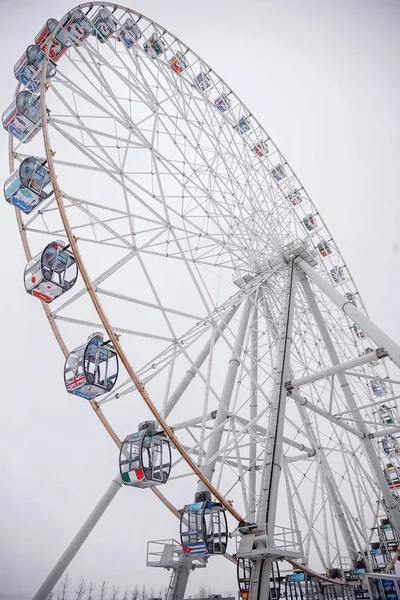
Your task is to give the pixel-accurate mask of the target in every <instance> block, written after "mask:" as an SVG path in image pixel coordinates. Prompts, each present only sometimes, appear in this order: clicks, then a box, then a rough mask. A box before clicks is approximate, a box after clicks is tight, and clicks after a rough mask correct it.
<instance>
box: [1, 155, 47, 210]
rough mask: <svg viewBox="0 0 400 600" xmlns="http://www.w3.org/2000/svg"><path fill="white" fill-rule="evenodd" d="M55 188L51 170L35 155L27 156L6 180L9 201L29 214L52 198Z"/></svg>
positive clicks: (6, 193)
mask: <svg viewBox="0 0 400 600" xmlns="http://www.w3.org/2000/svg"><path fill="white" fill-rule="evenodd" d="M52 193H53V188H52V185H51V182H50V174H49V170H48V169H47V167H46V166H45V164H44V163H43V162H40V161H39V160H38V159H37V158H35V157H34V156H28V158H25V159H24V160H23V161H22V162H21V164H20V165H19V167H18V169H17V170H16V171H14V173H13V174H12V175H10V177H8V179H6V180H5V182H4V196H5V199H6V200H7V202H9V203H10V204H12V205H13V206H15V207H16V208H19V209H20V210H21V211H22V212H24V213H26V214H29V213H30V212H31V211H32V210H33V209H34V208H35V207H36V206H37V205H38V204H39V203H40V202H42V201H43V200H46V199H47V198H50V196H51V195H52Z"/></svg>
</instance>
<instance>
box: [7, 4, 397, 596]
mask: <svg viewBox="0 0 400 600" xmlns="http://www.w3.org/2000/svg"><path fill="white" fill-rule="evenodd" d="M32 42H33V43H32V45H31V46H29V47H28V49H27V50H26V52H25V53H24V54H23V56H22V57H21V59H20V60H19V61H18V63H17V64H16V66H15V69H14V74H15V76H16V78H17V80H18V82H19V85H18V88H17V92H16V95H15V98H14V100H13V101H12V103H11V104H10V106H9V108H8V109H7V110H6V111H5V113H4V114H3V126H4V127H5V128H6V130H7V131H8V132H9V134H10V136H9V139H10V177H9V178H8V179H7V181H6V182H5V185H4V195H5V198H6V200H7V202H9V203H10V204H11V205H13V206H14V207H15V212H16V218H17V221H18V225H19V230H20V234H21V239H22V243H23V245H24V249H25V253H26V256H27V261H28V262H27V265H26V267H25V271H24V284H25V289H26V291H27V292H28V293H29V294H31V295H32V296H33V298H32V302H35V298H36V301H39V300H41V301H42V305H43V308H44V311H45V313H46V316H47V319H48V321H49V324H50V326H51V328H52V330H53V333H54V335H55V337H56V340H57V342H58V344H59V346H60V348H61V351H62V352H63V354H64V356H65V364H64V380H65V388H66V393H70V394H71V395H73V396H77V398H76V401H78V400H79V401H81V402H82V403H84V402H89V403H90V405H91V407H92V408H93V411H94V414H95V416H97V417H98V418H99V420H100V422H101V423H102V425H103V426H104V427H105V429H106V431H107V432H108V433H109V435H111V437H112V439H113V440H114V441H115V443H116V444H117V445H118V448H119V449H120V455H119V476H118V477H117V478H116V480H115V482H114V484H113V490H112V492H111V493H109V494H108V498H109V500H111V498H112V497H113V495H115V493H116V491H118V489H119V488H120V487H121V486H122V485H126V486H127V487H136V488H150V489H151V490H152V491H153V492H154V493H155V494H156V495H157V496H158V498H159V500H160V502H161V503H162V504H163V505H164V506H165V507H166V509H169V510H171V511H172V512H173V513H174V514H175V515H176V516H177V517H178V518H179V519H180V525H179V524H178V523H177V537H179V538H180V540H179V541H180V543H179V544H177V545H176V547H175V546H174V544H172V545H171V544H170V545H169V546H168V548H169V551H170V556H171V561H172V562H171V564H169V563H168V564H169V566H168V568H173V569H175V570H173V577H172V580H171V584H170V588H169V590H168V600H172V599H173V598H183V595H184V591H185V587H186V584H187V581H188V577H189V573H190V570H191V569H194V568H200V567H203V568H204V567H205V566H206V564H207V562H208V561H209V560H218V559H217V558H216V557H218V556H219V557H220V558H219V560H221V559H222V558H221V557H222V556H225V557H226V558H228V559H229V560H232V562H234V563H236V565H237V579H238V585H239V590H240V593H241V597H242V598H243V600H247V599H248V598H249V599H250V600H256V599H257V600H261V599H262V598H267V597H268V595H269V596H270V597H271V598H273V597H279V594H280V595H281V596H283V595H284V594H285V592H284V591H283V589H281V591H279V590H280V587H281V588H282V582H283V581H286V585H287V584H289V585H290V584H291V583H296V582H298V581H301V577H303V581H305V580H306V578H307V575H305V574H307V573H308V574H310V573H312V574H313V576H314V577H316V578H317V579H318V575H317V574H320V580H321V581H324V580H325V581H330V582H332V580H336V581H340V583H341V584H343V585H345V584H346V583H347V580H348V581H350V580H351V579H352V578H354V576H355V575H354V573H355V571H356V570H357V569H358V571H359V572H358V574H357V576H359V575H360V571H362V570H363V569H364V570H365V569H367V570H373V569H378V568H381V569H382V570H383V569H388V570H390V569H393V563H394V560H395V558H396V553H397V544H396V541H397V539H398V536H399V535H400V512H399V499H398V495H397V491H396V489H397V488H398V487H400V461H399V457H400V444H399V442H398V439H397V435H396V434H397V433H398V432H400V417H399V412H398V408H397V403H396V400H397V398H398V397H399V396H398V394H397V392H396V388H395V386H396V384H398V381H397V380H396V374H395V371H396V369H397V368H398V367H400V348H399V347H398V346H397V345H396V344H395V343H394V342H393V341H392V340H391V339H390V338H389V337H388V336H386V335H385V334H384V333H383V332H381V331H380V330H379V329H378V328H377V327H376V326H375V325H374V324H373V323H371V321H370V320H369V319H368V317H367V314H366V311H365V308H364V305H363V302H362V299H361V298H360V295H359V293H358V291H357V288H356V286H355V284H354V282H353V280H352V278H351V275H350V273H349V270H348V268H347V266H346V263H345V261H344V259H343V257H342V256H341V254H340V251H339V249H338V247H337V245H336V244H335V241H334V240H333V239H332V236H331V235H330V233H329V230H328V228H327V227H326V225H325V223H324V221H323V220H322V217H321V215H320V214H319V212H318V211H317V209H316V207H315V206H314V204H313V203H312V201H311V199H310V198H309V196H308V194H307V192H306V190H305V188H304V187H303V185H302V183H301V182H300V180H299V178H298V176H297V175H296V173H295V172H294V170H293V169H292V168H291V166H290V165H289V163H288V162H287V160H286V158H285V157H284V155H283V154H282V153H281V151H280V150H279V149H278V147H277V146H276V145H275V143H274V142H273V141H272V140H271V138H270V136H269V135H268V134H267V132H266V131H265V130H264V129H263V127H262V126H261V124H260V123H259V122H258V121H257V119H256V117H255V116H254V115H253V114H252V113H251V110H250V109H249V108H247V107H246V106H245V105H244V104H243V102H241V100H240V99H239V98H238V97H237V96H236V94H235V93H234V91H233V90H232V89H231V88H230V86H229V85H228V84H227V83H226V82H225V81H224V80H223V79H222V78H221V77H220V76H219V75H218V74H217V73H215V72H214V71H213V70H212V69H211V67H209V66H208V65H207V64H206V63H205V62H204V61H203V60H202V59H201V58H200V57H199V56H198V55H197V54H196V53H195V52H193V51H192V50H191V49H190V48H189V47H188V46H186V45H185V44H184V43H183V42H182V41H181V40H179V39H178V38H177V37H176V36H174V35H173V34H171V33H170V32H168V31H167V30H165V29H164V28H163V27H161V26H160V25H158V24H157V23H155V22H154V21H152V20H150V19H148V18H146V17H144V16H143V15H141V14H139V13H136V12H135V11H133V10H130V9H127V8H123V7H120V6H117V5H115V4H112V3H107V2H101V3H85V4H82V5H80V6H79V7H77V8H75V9H73V10H71V12H70V13H68V14H67V15H65V16H64V17H63V18H62V19H61V20H60V21H59V22H58V21H56V20H55V19H49V20H48V21H47V23H46V24H45V26H44V27H43V29H42V30H41V31H40V32H39V33H38V35H37V36H36V38H35V40H32ZM62 371H63V365H62V361H61V358H60V372H62ZM397 379H398V376H397ZM138 402H144V403H145V405H146V406H147V410H148V420H147V421H146V422H144V423H141V424H139V423H137V428H136V430H135V431H126V430H120V425H118V426H117V425H114V424H113V419H112V418H111V416H109V415H112V416H114V417H115V415H116V414H118V415H123V414H124V413H126V412H127V411H128V410H129V407H130V405H131V403H138ZM111 408H112V410H111ZM120 422H121V421H120V420H118V423H120ZM126 422H128V420H126ZM116 456H117V455H116ZM183 482H184V483H183ZM126 493H142V492H140V491H135V490H126ZM146 493H149V492H146ZM183 494H184V496H183ZM177 498H180V499H181V501H180V503H178V501H177ZM162 510H163V507H162V506H161V505H160V523H162ZM168 548H167V549H168ZM164 550H165V548H163V551H164ZM176 557H177V558H176ZM174 561H175V563H174ZM179 561H180V562H179ZM178 563H179V565H181V564H185V565H186V566H189V568H187V569H178V568H175V566H176V565H177V564H178ZM174 565H175V566H174ZM157 566H167V564H166V563H165V564H164V565H162V564H159V565H157ZM233 568H234V567H233ZM274 594H275V596H274ZM37 597H38V598H39V597H41V596H37ZM43 597H44V596H43Z"/></svg>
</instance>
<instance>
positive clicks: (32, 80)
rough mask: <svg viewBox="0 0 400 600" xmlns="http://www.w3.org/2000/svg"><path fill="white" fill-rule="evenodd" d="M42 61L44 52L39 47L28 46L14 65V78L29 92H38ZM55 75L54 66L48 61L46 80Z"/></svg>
mask: <svg viewBox="0 0 400 600" xmlns="http://www.w3.org/2000/svg"><path fill="white" fill-rule="evenodd" d="M43 59H44V52H43V50H42V49H41V48H40V46H37V45H32V46H28V48H27V49H26V50H25V52H24V54H23V55H22V56H21V58H20V59H19V61H18V62H17V63H16V64H15V65H14V75H15V78H16V79H18V81H19V82H20V83H21V84H22V85H26V87H27V88H28V90H30V91H31V92H37V91H38V90H39V87H40V73H41V70H42V63H43ZM55 74H56V65H55V63H54V62H53V61H51V60H49V62H48V63H47V65H46V80H48V79H50V78H51V77H53V76H54V75H55Z"/></svg>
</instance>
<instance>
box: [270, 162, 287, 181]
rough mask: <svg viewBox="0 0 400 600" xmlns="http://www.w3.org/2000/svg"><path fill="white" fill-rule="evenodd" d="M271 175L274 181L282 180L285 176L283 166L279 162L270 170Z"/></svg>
mask: <svg viewBox="0 0 400 600" xmlns="http://www.w3.org/2000/svg"><path fill="white" fill-rule="evenodd" d="M271 175H272V177H273V178H274V179H275V181H278V182H279V181H282V179H285V177H286V170H285V167H284V166H283V165H281V164H279V165H275V167H274V168H273V169H272V170H271Z"/></svg>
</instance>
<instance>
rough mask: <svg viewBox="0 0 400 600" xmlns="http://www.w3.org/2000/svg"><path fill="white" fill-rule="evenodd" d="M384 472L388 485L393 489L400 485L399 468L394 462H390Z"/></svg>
mask: <svg viewBox="0 0 400 600" xmlns="http://www.w3.org/2000/svg"><path fill="white" fill-rule="evenodd" d="M384 474H385V477H386V481H387V482H388V486H389V487H390V488H391V489H395V488H399V487H400V477H399V475H400V474H399V470H398V468H397V467H395V466H394V465H393V464H392V463H388V464H387V465H386V468H385V470H384Z"/></svg>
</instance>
